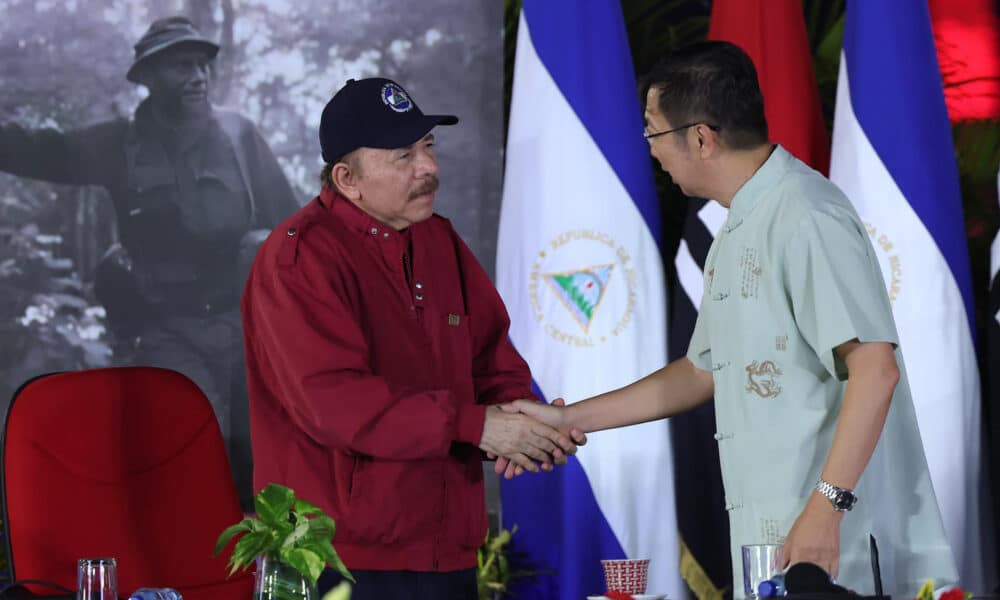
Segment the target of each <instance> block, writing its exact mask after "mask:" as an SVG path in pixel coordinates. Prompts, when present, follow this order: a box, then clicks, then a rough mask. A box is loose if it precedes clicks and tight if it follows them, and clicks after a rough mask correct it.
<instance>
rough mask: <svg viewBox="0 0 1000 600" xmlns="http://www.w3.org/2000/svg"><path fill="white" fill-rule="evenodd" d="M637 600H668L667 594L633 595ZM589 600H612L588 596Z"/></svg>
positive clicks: (604, 597)
mask: <svg viewBox="0 0 1000 600" xmlns="http://www.w3.org/2000/svg"><path fill="white" fill-rule="evenodd" d="M631 596H632V597H633V598H634V599H635V600H666V598H667V595H666V594H631ZM587 600H610V599H609V598H608V597H607V596H587Z"/></svg>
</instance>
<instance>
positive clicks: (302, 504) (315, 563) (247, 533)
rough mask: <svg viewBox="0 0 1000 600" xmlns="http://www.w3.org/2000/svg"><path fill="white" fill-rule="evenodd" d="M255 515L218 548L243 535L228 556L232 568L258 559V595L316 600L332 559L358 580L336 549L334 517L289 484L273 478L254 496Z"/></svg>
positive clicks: (227, 533)
mask: <svg viewBox="0 0 1000 600" xmlns="http://www.w3.org/2000/svg"><path fill="white" fill-rule="evenodd" d="M254 508H255V509H256V511H257V516H256V518H246V519H243V520H242V521H240V522H239V523H236V524H235V525H231V526H229V527H227V528H226V529H225V531H223V532H222V534H221V535H219V540H218V541H217V542H216V544H215V554H216V555H218V554H219V553H220V552H222V550H223V548H225V547H226V545H227V544H229V542H230V540H232V539H233V538H234V537H236V536H237V535H241V534H242V535H241V537H240V539H239V541H238V542H236V545H235V546H234V547H233V553H232V556H230V557H229V574H230V575H232V574H233V573H235V572H236V571H238V570H247V569H249V568H250V565H252V564H254V563H255V562H256V563H257V576H256V583H255V586H254V598H256V599H259V600H264V599H269V598H274V599H276V600H316V598H317V595H316V592H315V588H316V582H317V580H319V576H320V573H322V572H323V569H324V568H325V567H326V566H327V565H329V566H330V567H332V568H334V569H336V570H337V571H339V572H340V573H341V575H343V576H344V577H345V578H346V579H348V580H350V581H352V582H353V581H354V577H353V576H352V575H351V573H350V571H348V570H347V567H346V566H344V563H343V561H341V560H340V557H339V556H338V555H337V551H336V550H334V549H333V536H334V533H336V526H335V524H334V522H333V519H331V518H330V517H328V516H327V515H325V514H324V513H323V511H322V510H320V509H319V508H317V507H315V506H313V505H312V504H310V503H308V502H306V501H305V500H301V499H298V498H296V497H295V492H293V491H292V490H291V489H289V488H287V487H284V486H281V485H277V484H274V483H272V484H270V485H268V486H267V487H265V488H264V489H262V490H261V491H260V493H258V494H257V496H256V498H254Z"/></svg>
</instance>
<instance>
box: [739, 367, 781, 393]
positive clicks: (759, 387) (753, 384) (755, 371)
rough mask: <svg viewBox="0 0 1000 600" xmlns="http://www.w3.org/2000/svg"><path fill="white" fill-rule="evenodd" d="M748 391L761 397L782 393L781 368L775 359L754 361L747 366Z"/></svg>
mask: <svg viewBox="0 0 1000 600" xmlns="http://www.w3.org/2000/svg"><path fill="white" fill-rule="evenodd" d="M746 372H747V388H746V389H747V391H748V392H753V393H754V394H757V395H758V396H760V397H761V398H774V397H775V396H777V395H778V394H780V393H781V384H780V383H779V381H778V378H779V376H780V375H781V369H780V368H778V365H776V364H775V363H774V361H773V360H765V361H764V362H758V361H756V360H755V361H753V362H752V363H750V364H749V365H747V366H746Z"/></svg>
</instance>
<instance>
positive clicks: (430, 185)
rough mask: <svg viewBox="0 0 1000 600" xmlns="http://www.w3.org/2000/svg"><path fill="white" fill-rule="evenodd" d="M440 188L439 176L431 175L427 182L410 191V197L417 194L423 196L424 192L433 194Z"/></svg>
mask: <svg viewBox="0 0 1000 600" xmlns="http://www.w3.org/2000/svg"><path fill="white" fill-rule="evenodd" d="M437 189H438V178H437V177H435V176H433V175H432V176H430V177H428V178H427V182H426V183H424V184H421V186H420V187H418V188H417V189H415V190H413V191H412V192H410V198H416V197H417V196H423V195H424V194H432V193H434V192H436V191H437Z"/></svg>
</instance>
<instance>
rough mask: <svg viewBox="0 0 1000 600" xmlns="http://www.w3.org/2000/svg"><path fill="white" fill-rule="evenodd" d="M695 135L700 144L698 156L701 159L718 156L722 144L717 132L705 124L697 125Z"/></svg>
mask: <svg viewBox="0 0 1000 600" xmlns="http://www.w3.org/2000/svg"><path fill="white" fill-rule="evenodd" d="M694 133H695V138H696V141H697V144H698V154H699V156H700V157H701V158H703V159H705V158H711V157H712V156H715V155H716V154H718V152H719V150H720V142H719V134H718V132H717V131H715V130H714V129H712V128H711V127H709V126H708V125H705V124H704V123H699V124H697V125H695V127H694Z"/></svg>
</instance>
